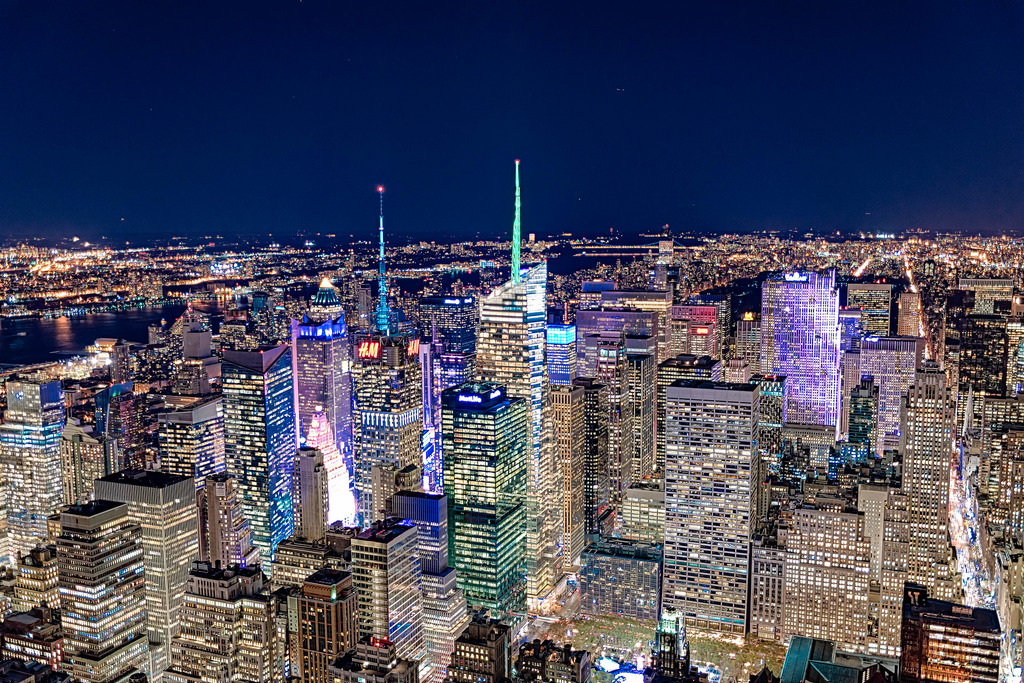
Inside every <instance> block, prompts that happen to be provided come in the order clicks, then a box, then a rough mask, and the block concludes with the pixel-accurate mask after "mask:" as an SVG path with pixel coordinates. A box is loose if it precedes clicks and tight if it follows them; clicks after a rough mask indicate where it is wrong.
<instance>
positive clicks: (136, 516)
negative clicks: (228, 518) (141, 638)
mask: <svg viewBox="0 0 1024 683" xmlns="http://www.w3.org/2000/svg"><path fill="white" fill-rule="evenodd" d="M96 498H97V499H98V500H108V501H116V502H118V503H124V504H125V505H126V506H127V507H128V519H129V521H130V522H131V523H133V524H137V525H138V526H139V528H141V529H142V538H141V540H142V549H143V550H144V551H145V555H144V556H143V566H144V567H145V570H146V571H145V575H146V627H147V630H148V632H149V649H150V654H151V656H152V662H153V664H152V666H153V668H152V671H151V672H150V673H151V675H152V676H154V677H156V678H157V679H159V677H160V676H161V675H162V673H163V671H164V669H166V668H167V666H168V664H169V660H170V652H169V651H168V647H169V645H170V642H171V639H172V638H173V637H174V636H175V635H177V633H178V629H179V628H181V605H182V601H183V600H184V597H185V583H186V582H187V580H188V572H189V568H190V567H191V565H192V561H193V560H194V559H195V557H196V555H197V553H198V550H199V534H198V530H197V525H196V506H195V484H193V483H192V478H191V477H183V476H180V475H176V474H166V473H164V472H159V471H155V470H154V471H140V470H124V471H121V472H118V473H116V474H111V475H109V476H106V477H103V478H102V479H98V480H97V481H96Z"/></svg>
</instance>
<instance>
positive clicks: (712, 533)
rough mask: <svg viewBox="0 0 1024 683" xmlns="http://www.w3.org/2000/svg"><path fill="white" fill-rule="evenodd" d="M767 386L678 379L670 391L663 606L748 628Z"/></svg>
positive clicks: (718, 624) (703, 624)
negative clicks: (760, 436)
mask: <svg viewBox="0 0 1024 683" xmlns="http://www.w3.org/2000/svg"><path fill="white" fill-rule="evenodd" d="M759 401H760V391H759V389H758V387H757V386H756V385H753V384H729V383H724V382H709V381H701V380H678V381H676V382H674V383H673V384H672V385H670V386H669V387H668V388H667V390H666V408H665V416H666V423H665V570H664V575H663V586H662V608H663V609H664V610H675V611H676V612H678V613H679V614H680V615H681V616H682V617H683V618H684V619H685V621H686V625H687V626H693V627H695V628H699V629H710V630H715V631H725V632H728V633H735V634H739V635H743V634H744V633H745V632H746V621H747V584H748V580H749V577H748V557H749V554H750V537H751V534H752V530H753V524H754V507H755V487H756V481H757V467H756V463H757V458H758V444H757V430H758V408H759Z"/></svg>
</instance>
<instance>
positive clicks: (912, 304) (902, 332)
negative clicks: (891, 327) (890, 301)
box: [896, 292, 924, 337]
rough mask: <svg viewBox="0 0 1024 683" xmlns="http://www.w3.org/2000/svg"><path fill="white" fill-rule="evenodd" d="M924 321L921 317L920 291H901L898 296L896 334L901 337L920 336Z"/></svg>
mask: <svg viewBox="0 0 1024 683" xmlns="http://www.w3.org/2000/svg"><path fill="white" fill-rule="evenodd" d="M923 329H924V323H923V320H922V318H921V293H920V292H903V293H902V294H900V298H899V313H898V315H897V317H896V334H898V335H899V336H901V337H920V336H922V335H921V332H922V330H923Z"/></svg>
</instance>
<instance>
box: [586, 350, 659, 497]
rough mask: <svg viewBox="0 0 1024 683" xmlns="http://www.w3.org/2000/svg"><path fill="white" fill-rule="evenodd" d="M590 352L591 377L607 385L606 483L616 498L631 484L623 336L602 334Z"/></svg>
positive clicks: (630, 431) (630, 415) (628, 398)
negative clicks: (608, 479) (607, 473)
mask: <svg viewBox="0 0 1024 683" xmlns="http://www.w3.org/2000/svg"><path fill="white" fill-rule="evenodd" d="M605 334H606V335H608V333H605ZM588 342H589V340H588ZM594 355H595V362H594V376H595V377H596V378H597V379H598V380H600V381H601V382H602V383H604V385H605V386H607V387H608V411H609V412H608V466H609V472H610V482H609V483H610V486H611V498H612V500H613V501H618V500H619V499H620V497H621V495H622V492H623V491H624V490H626V489H627V488H629V487H630V485H631V484H632V483H633V441H634V438H635V436H636V431H635V428H634V425H633V395H632V391H631V387H630V382H629V380H630V372H629V359H628V357H627V354H626V344H625V339H624V338H623V337H622V336H619V337H618V338H615V337H613V336H610V335H608V336H602V337H601V338H600V339H599V340H598V343H597V344H596V347H595V354H594ZM651 379H653V377H652V378H651Z"/></svg>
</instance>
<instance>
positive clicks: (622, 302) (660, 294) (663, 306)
mask: <svg viewBox="0 0 1024 683" xmlns="http://www.w3.org/2000/svg"><path fill="white" fill-rule="evenodd" d="M601 306H602V307H605V306H608V307H618V308H634V309H637V310H640V311H648V312H650V313H653V314H654V328H653V329H651V330H649V331H643V330H625V331H626V332H627V333H630V334H649V335H651V336H652V337H654V339H655V340H656V342H657V348H658V350H657V353H656V358H657V361H658V362H661V361H662V360H664V359H666V358H668V357H669V355H670V354H669V351H668V343H669V331H668V320H669V315H670V313H671V310H672V292H668V291H651V290H614V289H613V290H609V291H607V292H601Z"/></svg>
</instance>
